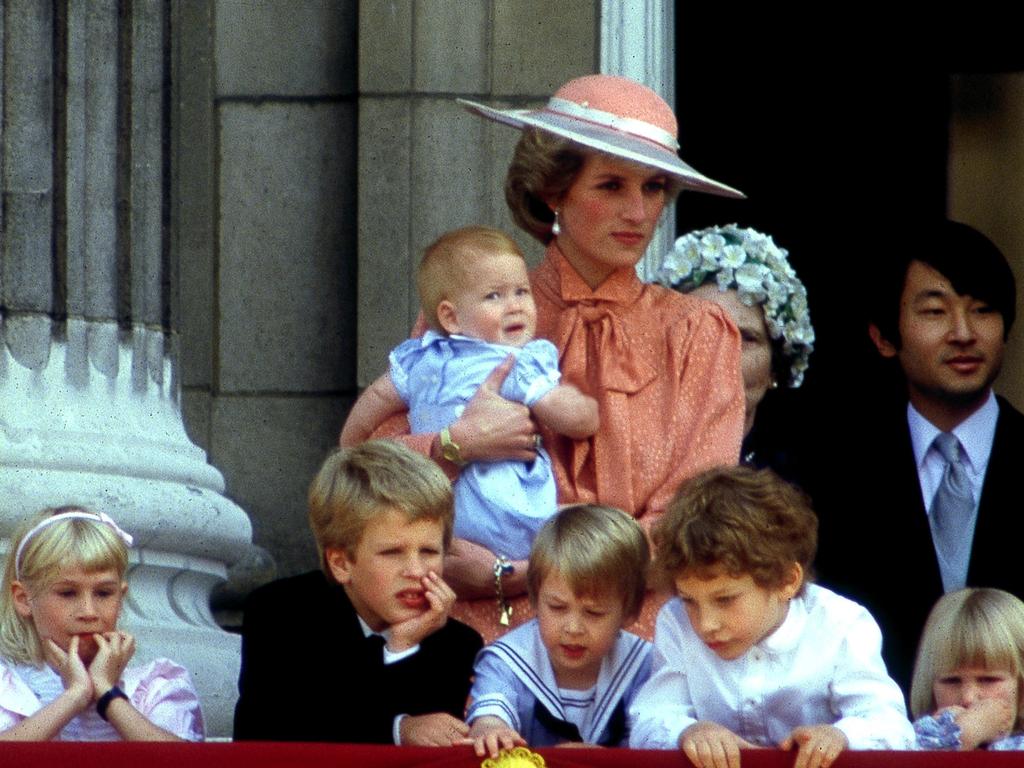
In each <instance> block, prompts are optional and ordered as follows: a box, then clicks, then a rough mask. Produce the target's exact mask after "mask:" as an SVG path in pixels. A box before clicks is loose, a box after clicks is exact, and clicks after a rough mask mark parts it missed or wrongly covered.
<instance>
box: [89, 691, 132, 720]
mask: <svg viewBox="0 0 1024 768" xmlns="http://www.w3.org/2000/svg"><path fill="white" fill-rule="evenodd" d="M114 699H124V700H125V701H127V700H128V694H126V693H125V692H124V691H122V690H121V689H120V688H118V687H117V686H116V685H115V686H114V687H113V688H111V689H110V690H109V691H107V692H106V693H104V694H103V695H102V696H100V697H99V698H98V699H97V700H96V712H97V714H99V716H100V717H102V718H103V719H104V720H106V719H107V707H109V706H110V702H112V701H113V700H114Z"/></svg>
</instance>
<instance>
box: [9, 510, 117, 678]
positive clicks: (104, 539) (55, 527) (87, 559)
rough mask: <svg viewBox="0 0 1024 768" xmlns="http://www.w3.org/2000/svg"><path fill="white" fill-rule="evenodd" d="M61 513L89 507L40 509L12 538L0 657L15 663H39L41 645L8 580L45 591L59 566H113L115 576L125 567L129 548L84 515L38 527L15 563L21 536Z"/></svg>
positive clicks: (110, 530) (107, 528)
mask: <svg viewBox="0 0 1024 768" xmlns="http://www.w3.org/2000/svg"><path fill="white" fill-rule="evenodd" d="M66 512H83V513H87V514H89V513H90V511H89V510H88V509H85V508H84V507H79V506H73V505H72V506H65V507H56V508H50V509H44V510H43V511H42V512H40V513H39V514H37V515H33V516H32V517H31V518H29V519H28V520H26V521H25V522H24V523H23V524H22V525H20V526H19V527H18V529H17V530H16V531H15V533H14V536H13V537H11V544H10V549H9V550H8V552H7V560H6V563H5V565H4V575H3V583H2V591H0V656H2V657H4V658H6V659H8V660H9V661H12V662H14V663H16V664H35V665H39V664H41V663H42V661H43V648H42V645H41V644H40V642H39V636H38V635H37V634H36V629H35V624H33V622H32V619H31V617H27V618H26V617H23V616H21V615H20V614H19V613H18V612H17V610H15V607H14V598H13V595H12V590H11V585H12V584H13V583H14V582H15V581H20V583H21V584H22V585H23V586H24V587H25V589H26V590H28V591H29V593H34V592H39V591H40V590H45V589H46V588H48V587H49V586H50V585H51V584H53V583H54V582H55V581H56V580H57V579H58V578H59V577H60V569H61V567H68V566H78V567H79V568H81V569H82V570H83V571H86V572H93V571H107V570H110V571H114V572H115V573H116V574H117V578H118V579H119V580H123V579H124V575H125V572H126V571H127V570H128V547H127V546H126V545H125V543H124V541H123V540H122V539H121V536H120V534H119V533H118V532H117V531H115V530H114V529H113V528H112V527H111V526H109V525H107V524H105V523H102V522H100V521H99V520H91V519H87V518H68V519H66V520H60V521H58V522H56V523H52V524H50V525H47V526H45V527H44V528H41V529H39V530H38V531H36V533H34V534H33V535H32V538H31V539H29V540H28V543H26V544H25V547H24V549H22V551H21V558H20V561H18V562H16V558H17V553H18V548H19V546H20V545H21V541H22V539H24V538H25V535H26V534H27V533H29V532H30V531H31V530H32V529H33V528H34V527H35V526H36V525H38V524H39V523H41V522H42V521H43V520H45V519H46V518H48V517H53V516H54V515H60V514H64V513H66Z"/></svg>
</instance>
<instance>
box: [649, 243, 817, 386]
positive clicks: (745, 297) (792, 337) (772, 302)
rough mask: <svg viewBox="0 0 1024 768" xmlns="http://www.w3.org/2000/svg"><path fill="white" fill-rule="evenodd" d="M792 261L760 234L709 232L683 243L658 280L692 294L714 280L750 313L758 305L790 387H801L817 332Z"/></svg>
mask: <svg viewBox="0 0 1024 768" xmlns="http://www.w3.org/2000/svg"><path fill="white" fill-rule="evenodd" d="M788 257H789V252H788V251H787V250H785V249H784V248H779V247H778V246H777V245H776V244H775V242H774V240H772V238H771V236H770V235H766V234H764V233H762V232H758V231H757V230H755V229H749V228H747V229H741V228H740V227H738V226H737V225H735V224H729V225H727V226H724V227H709V228H708V229H702V230H698V231H695V232H690V233H688V234H686V235H683V236H682V237H680V238H678V239H677V240H676V242H675V245H674V246H673V248H672V250H671V251H670V252H669V253H668V254H667V255H666V257H665V261H664V264H663V265H662V267H661V269H659V270H658V272H657V273H656V275H655V277H654V279H655V281H656V282H658V283H660V284H661V285H664V286H667V287H669V288H674V289H676V290H678V291H681V292H682V293H687V292H689V291H692V290H694V289H695V288H697V287H698V286H700V285H702V284H703V283H705V282H707V281H709V280H711V279H712V276H714V280H715V284H716V285H717V286H718V289H719V290H721V291H727V290H735V291H736V292H737V294H738V295H739V299H740V301H741V302H743V303H744V304H745V305H747V306H748V307H752V306H754V305H755V304H757V305H759V306H760V307H761V309H762V311H763V312H764V321H765V328H767V330H768V334H769V336H771V338H772V340H774V341H775V342H778V344H779V347H781V354H783V355H784V356H785V357H786V359H787V360H788V361H789V386H790V387H799V386H800V384H801V383H802V382H803V379H804V372H805V371H806V370H807V368H808V365H809V360H810V356H811V352H812V351H813V350H814V328H813V326H812V325H811V317H810V313H809V312H808V307H807V289H806V288H804V285H803V283H801V282H800V278H798V277H797V276H796V272H795V271H794V270H793V267H792V266H790V263H789V260H788ZM777 350H778V348H777Z"/></svg>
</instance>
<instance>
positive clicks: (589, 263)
mask: <svg viewBox="0 0 1024 768" xmlns="http://www.w3.org/2000/svg"><path fill="white" fill-rule="evenodd" d="M666 181H667V179H666V177H665V175H664V174H662V173H658V172H654V171H652V170H651V169H650V168H644V167H643V166H640V165H634V164H632V163H627V162H625V161H623V160H617V159H615V158H613V157H609V156H608V155H602V154H598V153H590V154H588V155H587V157H586V160H585V161H584V163H583V167H582V168H581V169H580V172H579V175H578V176H577V177H576V179H575V181H573V183H572V186H571V187H569V189H568V190H567V191H566V193H565V194H564V195H563V196H562V197H561V199H559V200H551V201H548V204H549V205H550V206H551V207H552V208H553V209H556V210H557V211H558V222H559V226H560V227H561V230H562V231H561V234H560V235H558V237H557V242H558V247H559V248H560V249H561V251H562V253H563V254H564V255H565V258H566V259H568V260H569V263H570V264H572V266H573V267H574V268H575V269H576V271H577V272H579V273H580V276H581V277H582V278H583V279H584V280H585V281H586V282H587V284H588V285H589V286H590V287H591V288H596V287H597V286H598V285H600V284H601V283H602V282H604V280H605V278H607V277H608V275H610V274H611V273H612V272H614V271H615V270H616V269H619V268H621V267H631V266H633V265H635V264H636V263H637V262H638V261H639V260H640V258H641V257H642V256H643V255H644V251H645V250H647V244H648V243H649V242H650V241H651V236H652V235H653V234H654V228H655V227H656V226H657V224H658V218H659V217H660V216H661V211H662V210H663V209H664V207H665V186H666Z"/></svg>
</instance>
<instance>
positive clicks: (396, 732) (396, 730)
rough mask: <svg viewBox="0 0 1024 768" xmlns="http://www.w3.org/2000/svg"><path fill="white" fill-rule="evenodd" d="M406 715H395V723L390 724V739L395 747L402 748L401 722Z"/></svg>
mask: <svg viewBox="0 0 1024 768" xmlns="http://www.w3.org/2000/svg"><path fill="white" fill-rule="evenodd" d="M407 717H408V715H395V721H394V722H393V723H392V724H391V739H392V741H394V742H395V746H396V747H400V746H402V720H404V719H405V718H407Z"/></svg>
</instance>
